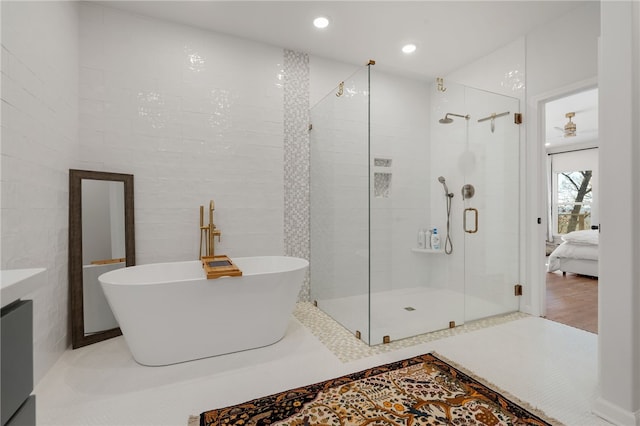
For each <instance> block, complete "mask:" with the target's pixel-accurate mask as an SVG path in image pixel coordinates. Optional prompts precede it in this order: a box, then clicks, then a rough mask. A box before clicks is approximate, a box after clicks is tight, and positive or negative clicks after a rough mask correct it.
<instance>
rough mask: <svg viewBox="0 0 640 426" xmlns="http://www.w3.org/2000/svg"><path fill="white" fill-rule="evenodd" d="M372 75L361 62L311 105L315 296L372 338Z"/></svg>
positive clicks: (350, 326)
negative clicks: (359, 66)
mask: <svg viewBox="0 0 640 426" xmlns="http://www.w3.org/2000/svg"><path fill="white" fill-rule="evenodd" d="M368 86H369V79H368V68H367V67H365V68H363V69H360V70H359V71H357V72H356V73H355V74H353V75H352V76H351V77H349V78H348V79H347V80H345V81H344V82H343V83H342V84H340V85H339V86H337V87H336V88H335V90H334V91H333V92H331V93H329V94H328V95H327V96H326V97H325V98H323V99H322V100H321V101H320V102H319V103H318V104H317V105H315V106H314V107H313V108H312V109H311V124H312V129H311V132H310V198H311V221H310V222H311V248H310V255H311V267H310V274H311V300H313V301H315V302H316V303H317V306H318V307H319V308H320V309H321V310H322V311H324V312H325V313H327V314H328V315H330V316H331V317H332V318H333V319H335V320H336V321H337V322H339V323H340V324H341V325H342V326H344V327H345V328H347V329H348V330H349V331H351V332H352V333H353V334H355V335H356V336H358V337H361V338H362V340H364V341H365V342H367V343H369V342H368V338H369V199H368V193H369V154H368V149H369V146H368V137H369V123H368V120H369V117H368V110H369V87H368Z"/></svg>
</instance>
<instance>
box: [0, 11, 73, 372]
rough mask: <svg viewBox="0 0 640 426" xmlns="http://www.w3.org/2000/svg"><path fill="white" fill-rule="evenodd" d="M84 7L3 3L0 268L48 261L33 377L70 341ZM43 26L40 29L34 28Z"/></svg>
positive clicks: (37, 299) (39, 300) (37, 298)
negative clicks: (73, 172)
mask: <svg viewBox="0 0 640 426" xmlns="http://www.w3.org/2000/svg"><path fill="white" fill-rule="evenodd" d="M77 28H78V11H77V6H76V4H75V3H73V2H3V3H2V165H1V175H2V177H1V188H2V252H1V258H2V262H1V267H2V269H14V268H32V267H45V268H46V269H47V272H46V280H47V281H46V286H45V287H44V288H42V289H40V290H38V291H37V292H36V293H34V294H33V295H30V296H29V297H28V298H32V299H33V301H34V380H35V382H36V383H37V382H38V380H39V379H40V378H41V377H42V376H43V375H44V373H45V372H46V371H47V370H48V369H49V367H51V366H52V365H53V363H54V362H55V361H56V360H57V359H58V358H59V357H60V355H61V354H62V353H63V351H64V349H65V348H66V347H67V345H68V343H69V338H68V336H67V328H68V319H67V318H68V285H67V256H68V252H67V240H68V214H67V213H68V199H69V195H68V187H69V184H68V178H67V176H68V169H69V168H70V167H71V166H72V165H73V162H74V158H75V156H76V155H77V152H78V136H77V128H78V122H77V121H78V47H77V46H78V43H77V40H78V32H77ZM35 29H37V30H35Z"/></svg>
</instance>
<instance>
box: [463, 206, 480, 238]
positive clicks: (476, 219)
mask: <svg viewBox="0 0 640 426" xmlns="http://www.w3.org/2000/svg"><path fill="white" fill-rule="evenodd" d="M469 212H472V213H473V216H474V228H473V229H468V228H467V213H469ZM462 221H463V226H464V232H466V233H469V234H475V233H476V232H478V209H474V208H473V207H467V208H466V209H464V216H463V220H462Z"/></svg>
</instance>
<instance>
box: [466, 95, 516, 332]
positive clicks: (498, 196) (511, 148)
mask: <svg viewBox="0 0 640 426" xmlns="http://www.w3.org/2000/svg"><path fill="white" fill-rule="evenodd" d="M465 98H466V103H467V106H468V110H469V111H470V114H471V117H472V118H471V119H470V120H469V136H468V143H467V149H468V152H467V153H465V155H466V157H467V158H468V161H467V162H466V165H467V167H466V170H465V173H464V175H465V187H466V188H468V191H467V194H466V196H464V195H463V193H462V192H464V191H462V192H461V193H460V195H461V196H462V197H463V203H464V211H463V218H462V219H463V220H462V221H463V231H464V252H465V320H466V321H472V320H475V319H479V318H485V317H489V316H493V315H499V314H503V313H507V312H513V311H517V310H518V308H519V298H518V297H517V296H515V292H514V286H515V285H516V284H517V283H518V282H519V272H520V264H519V259H520V257H519V252H520V238H519V226H520V223H519V218H520V210H519V205H520V163H519V162H520V136H519V134H520V133H519V132H520V130H519V126H518V125H517V124H515V123H514V113H518V112H519V111H520V110H519V100H518V99H515V98H511V97H508V96H503V95H499V94H496V93H491V92H486V91H482V90H478V89H473V88H468V87H467V88H466V95H465ZM456 195H457V194H456Z"/></svg>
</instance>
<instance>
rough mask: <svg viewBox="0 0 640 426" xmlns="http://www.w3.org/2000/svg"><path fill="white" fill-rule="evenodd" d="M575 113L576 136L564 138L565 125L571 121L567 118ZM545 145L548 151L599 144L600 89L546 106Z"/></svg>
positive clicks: (548, 103) (549, 103) (568, 97)
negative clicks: (567, 115) (568, 114)
mask: <svg viewBox="0 0 640 426" xmlns="http://www.w3.org/2000/svg"><path fill="white" fill-rule="evenodd" d="M568 112H574V113H575V116H574V117H573V118H572V119H571V121H573V122H574V123H575V124H576V136H572V137H564V125H565V124H567V122H568V121H569V119H568V118H567V117H566V116H565V114H566V113H568ZM545 128H546V132H545V134H546V135H545V143H546V144H547V150H548V151H549V150H553V149H554V148H557V147H559V146H561V147H567V146H568V145H582V146H585V145H597V144H598V89H597V88H594V89H590V90H585V91H582V92H579V93H574V94H572V95H569V96H566V97H563V98H560V99H556V100H554V101H551V102H547V103H546V104H545Z"/></svg>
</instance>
